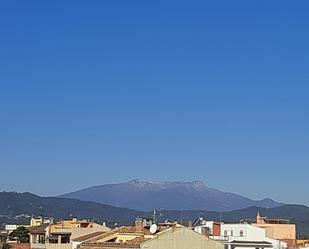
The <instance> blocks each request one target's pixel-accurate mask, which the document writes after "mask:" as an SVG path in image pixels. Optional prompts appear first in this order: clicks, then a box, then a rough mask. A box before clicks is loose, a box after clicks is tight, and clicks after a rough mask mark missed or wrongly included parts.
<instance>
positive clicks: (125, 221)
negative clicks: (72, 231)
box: [0, 192, 309, 238]
mask: <svg viewBox="0 0 309 249" xmlns="http://www.w3.org/2000/svg"><path fill="white" fill-rule="evenodd" d="M257 212H260V213H261V214H262V215H266V216H268V217H271V218H285V219H290V220H291V222H292V223H296V224H297V225H298V227H297V231H298V234H299V235H300V236H301V237H304V238H309V207H306V206H302V205H282V206H279V207H275V208H261V207H249V208H245V209H241V210H234V211H229V212H215V211H205V210H182V211H181V210H158V211H157V216H156V217H157V219H158V221H164V220H166V219H168V220H178V221H179V222H181V223H183V224H187V222H188V221H189V220H191V221H192V220H195V219H196V218H197V217H199V216H203V217H204V218H206V219H207V220H216V221H219V220H221V221H225V222H239V221H240V219H254V218H255V217H256V214H257ZM38 215H43V216H48V217H54V218H56V219H57V220H61V219H70V218H72V217H78V218H80V219H89V220H94V221H96V222H97V223H102V222H106V224H107V225H108V226H111V227H112V226H114V225H115V223H116V224H117V225H118V226H120V225H132V224H134V220H135V218H136V217H152V215H153V213H152V212H143V211H137V210H132V209H126V208H119V207H114V206H110V205H105V204H100V203H95V202H89V201H80V200H74V199H65V198H58V197H40V196H37V195H34V194H31V193H16V192H0V228H1V226H2V227H3V225H4V224H25V223H28V222H29V220H30V217H32V216H38Z"/></svg>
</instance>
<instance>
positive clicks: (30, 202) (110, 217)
mask: <svg viewBox="0 0 309 249" xmlns="http://www.w3.org/2000/svg"><path fill="white" fill-rule="evenodd" d="M21 214H24V215H23V216H21V218H23V219H25V217H29V216H33V215H34V216H37V215H43V216H49V217H54V218H56V219H63V218H70V217H79V218H87V219H94V220H98V221H99V222H103V221H105V222H108V223H109V224H114V222H120V223H121V222H122V223H121V224H128V223H130V222H133V221H134V219H135V218H136V217H137V216H139V215H143V212H139V211H135V210H130V209H126V208H118V207H112V206H109V205H104V204H99V203H95V202H87V201H80V200H73V199H65V198H58V197H40V196H37V195H34V194H31V193H15V192H0V220H1V217H2V220H8V219H9V220H11V221H12V222H13V223H15V222H14V220H17V219H16V215H19V216H20V215H21Z"/></svg>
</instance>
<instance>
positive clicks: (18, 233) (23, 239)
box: [9, 227, 30, 243]
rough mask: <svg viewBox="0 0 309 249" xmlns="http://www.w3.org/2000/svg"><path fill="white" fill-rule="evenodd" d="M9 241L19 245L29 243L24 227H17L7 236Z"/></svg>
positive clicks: (27, 232) (26, 230)
mask: <svg viewBox="0 0 309 249" xmlns="http://www.w3.org/2000/svg"><path fill="white" fill-rule="evenodd" d="M9 237H10V240H16V241H18V242H20V243H29V242H30V236H29V231H28V229H27V228H25V227H18V228H17V229H15V230H14V231H13V232H11V233H10V234H9Z"/></svg>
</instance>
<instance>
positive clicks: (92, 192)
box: [59, 180, 282, 211]
mask: <svg viewBox="0 0 309 249" xmlns="http://www.w3.org/2000/svg"><path fill="white" fill-rule="evenodd" d="M59 197H64V198H72V199H78V200H83V201H93V202H98V203H103V204H109V205H113V206H118V207H125V208H130V209H136V210H143V211H150V210H154V209H170V210H212V211H231V210H236V209H242V208H247V207H251V206H256V207H264V208H273V207H278V206H280V205H282V203H278V202H276V201H274V200H272V199H270V198H266V199H263V200H258V201H257V200H252V199H249V198H247V197H244V196H241V195H238V194H234V193H230V192H224V191H220V190H218V189H215V188H211V187H208V186H206V185H205V184H204V182H202V181H192V182H184V181H180V182H150V181H144V180H132V181H129V182H124V183H116V184H105V185H100V186H93V187H89V188H86V189H82V190H78V191H75V192H71V193H67V194H63V195H61V196H59Z"/></svg>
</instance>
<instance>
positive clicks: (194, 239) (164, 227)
mask: <svg viewBox="0 0 309 249" xmlns="http://www.w3.org/2000/svg"><path fill="white" fill-rule="evenodd" d="M155 227H157V229H156V230H153V229H150V227H149V226H146V227H141V226H139V225H138V224H137V226H133V227H121V228H117V229H114V230H112V231H110V232H107V233H105V234H103V235H101V236H99V237H97V238H95V239H90V240H88V241H86V242H84V243H82V244H81V245H80V246H79V248H80V249H132V248H141V249H192V248H193V249H224V246H223V245H222V244H221V243H218V242H215V241H213V240H211V239H209V238H207V237H206V236H204V235H201V234H199V233H197V232H195V231H193V230H192V229H189V228H187V227H184V226H181V225H178V224H176V223H168V224H159V225H158V226H156V225H155ZM152 228H153V227H152ZM151 230H152V232H150V231H151Z"/></svg>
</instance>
